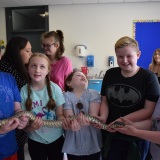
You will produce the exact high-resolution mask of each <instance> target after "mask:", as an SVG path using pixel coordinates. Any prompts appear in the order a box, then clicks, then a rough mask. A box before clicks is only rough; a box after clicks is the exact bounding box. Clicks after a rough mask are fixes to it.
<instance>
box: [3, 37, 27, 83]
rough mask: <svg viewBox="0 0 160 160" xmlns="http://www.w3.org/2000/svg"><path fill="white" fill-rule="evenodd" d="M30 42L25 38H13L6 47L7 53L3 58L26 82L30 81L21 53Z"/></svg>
mask: <svg viewBox="0 0 160 160" xmlns="http://www.w3.org/2000/svg"><path fill="white" fill-rule="evenodd" d="M28 42H29V41H28V39H26V38H25V37H20V36H15V37H13V38H11V39H10V40H9V42H8V43H7V45H6V49H5V53H4V55H3V57H2V60H4V61H6V62H8V63H9V64H10V65H11V66H13V67H14V68H15V69H16V70H17V72H18V73H19V76H20V77H21V78H22V79H24V80H25V81H27V80H28V74H27V70H26V67H25V64H24V63H23V60H22V57H21V55H20V51H21V50H22V49H24V48H25V47H26V45H27V43H28Z"/></svg>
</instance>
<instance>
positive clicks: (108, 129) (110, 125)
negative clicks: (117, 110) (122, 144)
mask: <svg viewBox="0 0 160 160" xmlns="http://www.w3.org/2000/svg"><path fill="white" fill-rule="evenodd" d="M115 122H124V121H123V119H122V118H118V119H116V120H115V121H113V122H111V123H110V124H109V125H108V127H107V131H108V132H116V130H115V128H116V127H115V128H112V126H113V125H114V123H115Z"/></svg>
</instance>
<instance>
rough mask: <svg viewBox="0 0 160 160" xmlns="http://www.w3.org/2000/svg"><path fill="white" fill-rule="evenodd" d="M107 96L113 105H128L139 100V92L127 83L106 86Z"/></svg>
mask: <svg viewBox="0 0 160 160" xmlns="http://www.w3.org/2000/svg"><path fill="white" fill-rule="evenodd" d="M107 98H108V100H109V101H110V102H111V103H112V104H113V105H115V106H118V107H130V106H133V105H135V104H136V103H138V102H139V100H140V93H139V92H138V90H136V89H135V88H133V87H131V86H128V85H119V84H117V85H113V86H109V87H108V88H107Z"/></svg>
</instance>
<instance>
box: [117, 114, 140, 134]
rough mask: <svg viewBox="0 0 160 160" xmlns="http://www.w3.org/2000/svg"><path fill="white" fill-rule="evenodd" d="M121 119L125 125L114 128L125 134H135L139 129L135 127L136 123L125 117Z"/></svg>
mask: <svg viewBox="0 0 160 160" xmlns="http://www.w3.org/2000/svg"><path fill="white" fill-rule="evenodd" d="M120 119H121V120H122V121H123V122H124V123H125V124H126V125H125V127H122V128H115V129H114V130H115V131H118V132H120V133H123V134H127V135H131V136H134V134H135V132H136V131H137V128H136V127H134V123H133V122H131V121H130V120H128V119H126V118H124V117H121V118H120Z"/></svg>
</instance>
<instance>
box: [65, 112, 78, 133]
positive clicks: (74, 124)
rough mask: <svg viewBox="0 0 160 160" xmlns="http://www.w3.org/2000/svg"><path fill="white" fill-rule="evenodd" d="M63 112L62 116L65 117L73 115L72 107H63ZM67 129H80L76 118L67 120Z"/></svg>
mask: <svg viewBox="0 0 160 160" xmlns="http://www.w3.org/2000/svg"><path fill="white" fill-rule="evenodd" d="M63 112H64V116H65V117H66V118H67V117H70V116H73V115H74V113H73V110H72V109H64V111H63ZM68 129H71V130H72V131H78V130H80V129H81V126H80V124H79V122H78V121H77V119H74V120H71V121H69V128H68Z"/></svg>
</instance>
